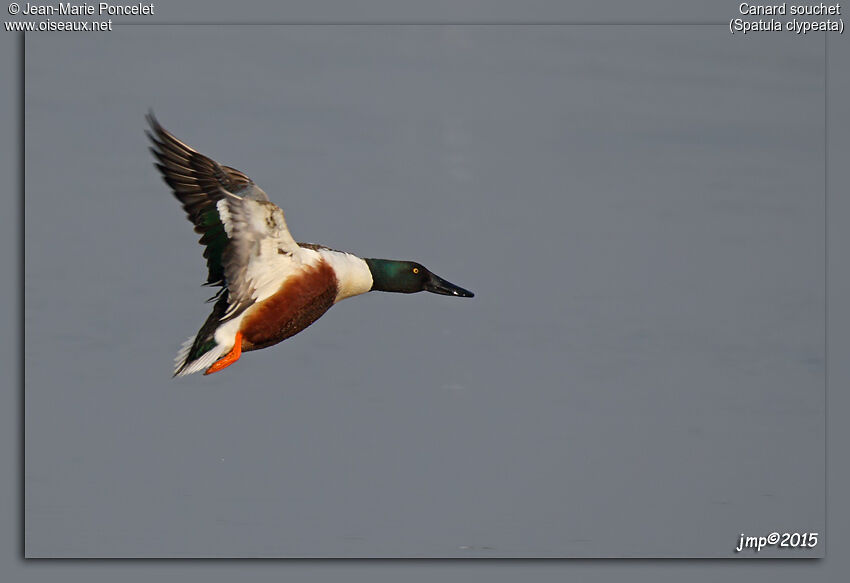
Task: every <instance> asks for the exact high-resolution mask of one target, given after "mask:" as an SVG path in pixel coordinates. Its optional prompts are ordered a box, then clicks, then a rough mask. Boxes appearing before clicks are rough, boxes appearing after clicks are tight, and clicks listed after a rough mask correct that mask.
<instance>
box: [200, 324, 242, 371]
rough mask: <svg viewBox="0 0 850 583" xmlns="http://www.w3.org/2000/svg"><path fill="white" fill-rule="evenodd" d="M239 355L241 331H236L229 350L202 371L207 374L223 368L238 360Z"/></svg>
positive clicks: (240, 351) (240, 354) (240, 353)
mask: <svg viewBox="0 0 850 583" xmlns="http://www.w3.org/2000/svg"><path fill="white" fill-rule="evenodd" d="M240 356H242V332H237V333H236V337H235V338H234V340H233V348H231V349H230V352H228V353H227V354H225V355H224V356H222V357H221V358H219V359H218V360H217V361H215V362H214V363H213V365H212V366H211V367H209V368H208V369H207V370H206V371H204V374H205V375H208V374H212V373H214V372H218V371H220V370H224V369H226V368H227V367H228V366H230V365H231V364H233V363H234V362H236V361H237V360H239V357H240Z"/></svg>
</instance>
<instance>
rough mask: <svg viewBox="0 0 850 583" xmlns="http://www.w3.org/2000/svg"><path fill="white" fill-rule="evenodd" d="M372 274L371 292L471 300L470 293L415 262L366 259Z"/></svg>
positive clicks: (471, 295)
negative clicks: (420, 293)
mask: <svg viewBox="0 0 850 583" xmlns="http://www.w3.org/2000/svg"><path fill="white" fill-rule="evenodd" d="M365 261H366V264H367V265H368V266H369V271H371V272H372V290H373V291H385V292H398V293H403V294H413V293H416V292H421V291H427V292H431V293H432V294H442V295H444V296H457V297H459V298H471V297H473V296H474V295H475V294H474V293H472V292H471V291H468V290H465V289H463V288H462V287H458V286H456V285H455V284H453V283H449V282H448V281H446V280H445V279H443V278H442V277H439V276H437V275H434V274H433V273H431V272H430V271H428V268H426V267H425V266H424V265H422V264H421V263H416V262H415V261H393V260H390V259H366V260H365Z"/></svg>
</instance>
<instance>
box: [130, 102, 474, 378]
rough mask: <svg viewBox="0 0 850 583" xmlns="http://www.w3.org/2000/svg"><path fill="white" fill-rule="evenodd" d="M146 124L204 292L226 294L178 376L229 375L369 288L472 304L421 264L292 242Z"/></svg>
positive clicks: (185, 349) (256, 190) (254, 199)
mask: <svg viewBox="0 0 850 583" xmlns="http://www.w3.org/2000/svg"><path fill="white" fill-rule="evenodd" d="M147 121H148V123H149V124H150V127H151V130H150V131H147V130H146V131H145V133H146V134H147V136H148V138H149V139H150V141H151V142H152V143H153V147H151V148H150V151H151V152H152V153H153V155H154V157H155V158H156V160H157V161H156V162H155V163H154V166H156V168H157V169H158V170H159V172H160V173H161V174H162V177H163V179H164V180H165V182H166V183H167V184H168V186H170V187H171V190H172V192H173V194H174V196H175V197H177V199H178V200H179V201H180V203H181V204H182V206H183V210H185V211H186V214H187V216H188V218H189V220H190V221H192V224H193V225H194V226H195V232H197V233H199V234H200V235H201V239H200V243H201V245H204V247H205V249H204V257H205V258H206V260H207V270H208V275H207V280H206V282H205V283H204V285H208V286H220V288H221V289H219V291H218V292H217V293H216V294H215V296H213V297H212V298H211V299H210V301H213V300H215V304H214V305H213V310H212V313H211V314H210V315H209V317H208V318H207V320H206V322H204V325H203V326H201V329H200V330H199V331H198V333H197V335H195V336H194V337H192V338H189V339H188V340H187V341H186V342H185V343H184V344H183V346H182V347H181V348H180V350H179V352H178V354H177V358H176V359H175V367H174V376H182V375H188V374H192V373H195V372H198V371H201V370H203V371H204V374H212V373H215V372H218V371H220V370H223V369H225V368H227V367H228V366H230V365H231V364H233V363H234V362H236V361H237V360H239V357H240V356H241V355H242V353H243V352H248V351H250V350H258V349H260V348H266V347H268V346H272V345H274V344H277V343H278V342H281V341H283V340H286V339H287V338H289V337H290V336H294V335H295V334H298V333H299V332H301V331H302V330H304V329H305V328H306V327H307V326H309V325H310V324H312V323H313V322H315V321H316V320H317V319H318V318H319V317H321V316H322V315H323V314H324V313H325V312H327V311H328V309H330V307H331V306H333V305H334V304H336V303H337V302H339V301H341V300H344V299H345V298H350V297H352V296H356V295H360V294H363V293H366V292H369V291H385V292H399V293H416V292H420V291H428V292H431V293H435V294H442V295H447V296H455V297H461V298H471V297H473V295H474V294H473V293H472V292H470V291H467V290H465V289H463V288H462V287H459V286H456V285H454V284H452V283H449V282H448V281H446V280H445V279H443V278H441V277H439V276H437V275H435V274H433V273H431V272H430V271H429V270H428V269H427V268H425V266H423V265H422V264H420V263H417V262H415V261H396V260H390V259H371V258H367V259H364V258H360V257H358V256H356V255H353V254H351V253H347V252H345V251H337V250H335V249H330V248H328V247H325V246H324V245H316V244H313V243H298V242H296V241H295V239H293V238H292V235H291V234H290V232H289V229H288V228H287V226H286V221H285V220H284V216H283V211H282V210H281V209H280V207H278V206H277V205H276V204H274V203H273V202H271V201H269V197H268V196H267V195H266V193H265V192H263V190H262V189H261V188H260V187H258V186H257V185H256V184H254V181H253V180H251V179H250V178H248V176H247V175H246V174H244V173H243V172H240V171H239V170H236V169H235V168H231V167H229V166H223V165H221V164H219V163H217V162H216V161H214V160H212V159H211V158H208V157H207V156H204V155H203V154H201V153H199V152H197V151H196V150H194V149H193V148H191V147H190V146H188V145H186V144H185V143H183V142H181V141H180V140H178V139H177V138H175V137H174V136H173V135H172V134H171V133H170V132H168V131H167V130H166V129H165V128H163V127H162V126H161V125H160V124H159V122H158V121H157V120H156V118H155V117H154V116H153V113H149V114H148V115H147Z"/></svg>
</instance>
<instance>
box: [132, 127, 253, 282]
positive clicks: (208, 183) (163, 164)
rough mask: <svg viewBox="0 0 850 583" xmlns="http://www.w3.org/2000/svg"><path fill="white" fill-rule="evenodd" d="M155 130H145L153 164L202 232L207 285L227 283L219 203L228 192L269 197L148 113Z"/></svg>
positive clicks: (226, 241) (251, 196)
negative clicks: (151, 144) (173, 132)
mask: <svg viewBox="0 0 850 583" xmlns="http://www.w3.org/2000/svg"><path fill="white" fill-rule="evenodd" d="M147 121H148V123H149V124H150V126H151V130H152V131H145V133H146V134H147V136H148V138H149V139H150V141H151V142H152V143H153V147H152V148H151V149H150V150H151V152H152V153H153V155H154V156H155V157H156V159H157V161H158V162H156V163H155V164H154V166H156V168H157V169H158V170H159V171H160V173H161V174H162V178H163V180H165V182H166V183H167V184H168V186H170V187H171V190H172V192H173V193H174V196H176V197H177V199H178V200H179V201H180V202H181V204H182V205H183V209H184V210H185V211H186V215H187V216H188V218H189V220H190V221H192V224H194V225H195V232H196V233H199V234H200V235H201V239H200V243H201V244H202V245H204V246H205V247H206V248H205V249H204V257H205V258H206V260H207V270H208V275H207V281H206V285H221V286H223V285H225V283H226V282H225V279H224V268H223V267H222V254H223V253H224V249H225V248H226V247H227V245H228V239H227V234H226V233H225V231H224V226H223V225H222V224H221V219H220V218H219V216H218V210H217V209H216V203H217V202H218V201H219V200H220V199H222V198H224V197H225V196H226V194H227V193H232V194H236V195H238V196H241V197H245V198H253V199H255V200H268V197H267V196H266V193H265V192H263V191H262V190H261V189H260V188H259V187H257V186H256V185H255V184H254V182H253V181H252V180H251V179H250V178H248V176H246V175H245V174H244V173H243V172H240V171H239V170H236V169H235V168H231V167H229V166H222V165H221V164H219V163H218V162H216V161H215V160H212V159H211V158H208V157H207V156H204V155H203V154H201V153H200V152H197V151H195V150H194V149H193V148H191V147H190V146H188V145H186V144H184V143H183V142H181V141H180V140H178V139H177V138H175V137H174V136H173V135H172V134H171V133H170V132H169V131H168V130H166V129H165V128H164V127H162V126H161V125H160V124H159V122H158V121H157V120H156V118H155V117H154V116H153V113H149V114H148V115H147Z"/></svg>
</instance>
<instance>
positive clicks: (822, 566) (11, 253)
mask: <svg viewBox="0 0 850 583" xmlns="http://www.w3.org/2000/svg"><path fill="white" fill-rule="evenodd" d="M364 5H365V6H367V7H368V9H367V10H365V11H363V10H361V12H359V13H358V20H361V19H362V17H364V16H365V18H366V19H367V20H383V19H384V18H386V15H387V14H389V15H390V17H393V16H396V15H397V14H399V13H403V14H404V15H406V16H408V17H410V15H413V17H414V18H417V17H418V18H422V16H423V14H424V15H425V16H426V17H429V18H428V19H429V20H433V19H434V18H437V19H438V20H446V19H448V20H458V19H464V18H468V17H469V15H470V14H472V15H477V19H478V20H481V19H490V20H502V21H504V20H505V19H507V20H509V21H516V20H519V19H525V18H527V17H528V16H529V15H538V16H539V17H542V18H544V19H552V18H555V19H559V20H563V19H564V14H567V16H569V17H572V19H573V20H576V19H578V20H582V19H585V20H586V19H590V20H592V19H593V18H595V17H597V18H598V17H603V18H605V19H609V20H610V19H611V18H620V17H624V18H625V20H645V19H646V17H647V16H650V17H652V18H651V19H652V20H660V21H665V20H674V21H676V20H678V21H681V20H689V19H690V20H705V19H706V18H707V17H711V16H714V17H715V18H716V19H717V21H719V22H721V24H722V20H723V19H724V18H727V16H728V15H727V14H726V8H727V7H725V6H722V7H721V6H717V5H714V6H708V5H707V4H706V3H681V2H680V3H676V5H675V6H676V10H674V11H670V10H663V9H659V6H660V3H640V4H638V3H625V4H624V5H623V6H618V5H617V3H593V4H591V5H587V6H584V5H583V6H578V7H572V6H571V7H570V8H571V9H570V10H565V9H564V10H561V9H560V8H562V7H561V6H560V5H559V6H558V7H554V8H553V7H552V6H549V5H545V6H544V3H538V4H534V5H533V6H529V5H528V4H524V5H523V7H522V10H521V11H518V10H517V9H516V8H513V9H512V8H511V7H510V5H509V4H499V5H496V6H493V5H492V4H490V5H488V9H487V10H486V11H482V10H480V9H476V8H475V7H476V6H477V4H476V3H474V2H458V3H452V6H451V9H447V7H446V6H442V5H439V6H435V5H434V4H433V3H431V4H429V8H428V9H427V10H426V9H425V8H418V9H411V6H410V5H409V4H407V5H405V6H403V7H399V5H398V4H396V3H393V4H390V5H386V4H385V3H382V2H363V3H359V4H358V8H361V9H362V6H364ZM612 5H613V7H612ZM314 6H315V5H310V7H308V8H305V5H304V4H301V5H300V6H294V7H293V6H292V4H290V5H288V8H296V9H293V10H289V11H288V12H287V13H286V15H287V16H288V17H291V16H292V15H295V19H296V20H297V19H298V18H299V17H301V16H302V15H303V14H307V15H308V16H310V17H311V18H313V19H316V18H318V19H320V20H322V19H324V20H327V18H328V16H327V15H328V14H331V15H334V16H336V15H342V16H341V18H342V19H345V18H349V19H350V18H352V17H351V14H350V11H351V8H350V4H343V5H335V6H331V8H333V10H331V11H329V12H325V11H324V9H325V8H328V7H327V6H323V7H322V10H319V9H318V8H317V9H314V8H313V7H314ZM618 7H619V8H620V9H621V10H620V11H618V10H617V8H618ZM169 8H173V9H174V10H175V11H176V14H177V15H178V16H179V17H181V18H182V19H184V20H193V16H195V15H197V14H198V11H197V10H196V9H197V4H193V3H191V2H185V3H181V4H180V5H179V6H170V7H169ZM298 8H300V9H298ZM709 8H711V9H714V12H716V13H718V14H717V15H711V14H710V12H711V10H709ZM193 9H194V10H193ZM394 9H395V10H394ZM622 9H625V11H622ZM429 10H430V12H429ZM261 12H262V11H261ZM265 12H266V13H269V12H272V11H269V10H266V11H265ZM273 13H274V14H279V12H273ZM482 13H483V14H484V16H482ZM254 14H256V13H254ZM576 14H579V15H580V17H579V18H576ZM215 15H216V17H218V18H220V19H222V20H233V19H235V18H237V17H241V16H243V10H241V9H236V8H235V7H234V8H233V9H232V10H230V11H227V10H222V9H219V10H218V11H217V12H216V13H215ZM588 15H589V16H588ZM718 15H719V18H717V16H718ZM194 19H195V20H197V18H194ZM748 42H750V41H748ZM759 42H761V38H760V39H759ZM0 43H2V46H3V48H4V49H6V50H4V51H3V54H4V55H6V58H5V59H3V62H4V63H5V65H6V67H5V68H4V72H6V73H7V78H12V79H14V77H15V76H17V74H18V73H17V55H19V51H17V50H16V49H17V48H18V44H17V43H18V40H17V37H16V36H12V35H8V34H7V35H0ZM828 44H829V49H830V58H829V64H828V67H829V71H830V77H829V83H828V88H829V95H830V107H829V115H830V127H831V128H832V129H831V131H830V133H829V135H828V142H829V144H830V156H829V159H830V160H831V162H832V163H831V164H830V166H829V172H828V174H829V176H830V181H829V185H830V189H831V192H832V193H833V196H831V198H830V209H829V215H828V216H829V227H830V230H829V237H828V241H829V249H830V258H829V267H830V270H829V277H828V283H829V287H828V290H829V296H830V306H829V323H830V327H829V329H828V338H829V354H831V355H833V356H840V355H843V354H846V352H847V350H848V345H847V341H848V336H847V329H848V326H847V324H848V311H847V305H846V301H845V300H844V298H846V297H848V291H850V289H848V287H850V286H848V283H850V279H848V277H847V275H848V274H847V272H846V265H847V264H846V261H842V253H841V249H844V248H846V246H847V243H846V241H843V237H846V232H847V231H846V229H844V226H845V225H846V222H847V219H848V214H847V213H848V210H850V209H848V208H847V205H846V202H845V201H844V200H843V199H841V198H836V197H835V196H834V193H835V192H836V189H837V188H838V187H840V186H841V185H843V184H846V183H847V178H848V177H847V176H846V173H847V166H846V165H845V164H839V162H840V161H841V160H846V159H847V155H848V150H850V148H848V142H847V136H846V132H845V131H844V129H845V128H846V127H847V119H846V113H845V112H843V110H841V109H836V107H835V104H836V103H842V102H846V100H847V94H848V88H850V87H848V79H847V75H846V72H847V71H848V70H850V67H848V63H847V53H846V51H845V47H846V44H845V40H844V39H843V38H841V37H836V36H832V37H830V38H829V41H828ZM17 91H18V90H17V88H16V87H15V85H14V84H13V83H9V84H4V86H3V90H2V92H0V98H2V106H3V110H4V111H5V112H7V116H4V118H3V122H2V123H3V129H4V130H5V131H4V135H5V136H6V138H5V139H4V140H3V142H2V143H3V144H4V153H5V154H6V155H5V156H3V157H1V158H0V160H2V162H0V163H2V164H3V168H4V170H6V172H5V175H7V176H15V175H16V174H17V158H16V156H15V151H16V149H17V145H18V141H17V137H16V135H17V134H16V119H17V116H16V112H17ZM10 194H12V192H11V191H10ZM11 203H12V204H11V209H10V210H11V212H8V213H3V214H2V215H0V216H2V217H3V220H4V223H3V224H4V227H5V228H4V229H3V230H2V231H0V233H2V238H3V242H4V245H3V248H4V250H5V252H4V253H3V254H2V257H3V258H4V264H3V267H4V268H5V269H4V271H6V272H7V273H14V272H15V271H16V269H17V268H16V265H17V260H16V256H17V253H18V250H19V249H20V247H19V246H18V245H17V242H18V239H17V237H18V234H19V233H20V230H19V229H18V224H17V220H16V217H18V216H19V215H18V209H19V208H20V204H19V200H18V199H17V198H16V197H14V196H12V201H11ZM2 289H3V290H5V291H4V293H6V294H8V295H7V296H5V297H8V298H9V300H10V301H9V302H8V303H4V304H3V306H4V309H3V311H2V313H0V317H2V321H3V323H4V324H5V329H7V330H9V331H10V333H9V334H8V335H7V336H6V337H5V338H6V340H5V344H4V350H2V351H0V359H2V362H3V364H4V365H5V367H4V368H5V369H6V370H12V371H13V370H16V369H17V368H18V367H17V363H18V359H19V355H20V351H19V349H18V347H19V345H18V343H17V340H16V335H15V334H14V331H15V330H16V329H17V322H18V319H17V316H16V315H15V314H16V313H17V307H16V301H15V298H17V297H19V296H18V294H17V285H16V284H15V282H14V281H13V280H11V279H7V283H6V284H5V285H4V286H2ZM847 366H848V365H847V363H846V359H841V358H832V359H831V360H830V361H829V363H828V372H829V387H830V389H831V390H830V394H829V397H830V399H829V409H828V411H829V412H830V413H829V414H828V420H829V421H830V422H829V423H828V437H829V443H830V444H835V445H836V446H834V447H830V448H828V452H827V453H828V459H829V462H830V463H829V466H828V472H827V476H828V479H829V484H830V488H829V490H828V495H829V496H828V501H829V508H830V517H835V519H831V520H830V521H829V524H828V526H827V533H828V536H827V537H826V538H825V539H824V545H825V546H826V547H827V548H829V549H831V550H835V549H836V548H841V547H842V541H846V540H847V520H846V517H847V508H846V499H844V498H842V497H841V496H839V495H836V492H842V491H845V490H846V486H847V483H848V481H847V474H846V460H845V459H844V458H839V456H838V453H837V452H838V451H840V449H839V447H837V444H839V443H841V442H846V440H847V436H846V435H844V433H846V424H843V423H841V422H840V420H841V418H842V417H843V415H842V414H843V413H846V411H847V401H846V393H844V392H841V391H836V390H835V387H836V386H846V385H847V383H848V381H850V375H848V372H850V371H848V368H847ZM9 389H10V390H8V391H4V392H2V393H0V394H2V395H4V397H3V399H4V400H3V405H4V406H3V407H2V408H0V411H3V415H5V418H4V420H5V423H4V424H3V428H4V429H3V432H4V436H5V439H4V440H3V441H2V443H4V444H5V445H4V447H3V448H2V451H3V452H4V455H5V456H6V457H5V458H4V459H5V461H6V464H5V465H4V467H6V468H7V469H8V472H7V474H6V476H7V478H8V479H7V480H3V481H2V483H0V488H2V492H0V494H2V500H3V501H4V504H3V505H2V510H3V514H4V517H6V518H7V520H6V522H5V524H7V528H6V529H3V531H2V532H3V534H2V540H3V541H4V543H5V544H4V548H6V553H4V554H3V561H2V567H3V574H4V575H5V576H7V577H9V578H12V579H13V580H18V579H21V578H24V577H26V578H27V580H44V579H49V578H53V577H54V576H61V577H62V578H63V580H67V579H68V578H76V577H80V578H81V579H83V580H101V579H102V580H114V578H115V577H116V576H119V577H121V578H122V579H125V580H137V579H138V580H148V579H149V577H151V576H155V575H159V576H167V577H169V578H172V579H177V578H179V579H180V580H189V579H198V580H205V581H209V580H229V579H230V578H232V576H233V572H232V569H240V571H241V570H243V569H246V568H249V569H250V571H251V572H252V574H253V575H254V576H255V578H259V579H263V580H266V579H272V578H274V579H277V578H279V576H280V575H285V576H289V577H297V578H300V579H304V578H309V579H311V580H323V579H327V578H340V577H343V576H344V577H345V578H346V579H348V580H350V579H351V578H362V579H363V580H370V581H374V580H382V579H381V578H382V577H383V578H384V579H386V580H397V578H398V577H399V576H404V577H405V578H406V579H408V580H425V578H428V579H429V580H430V579H431V578H433V577H437V576H440V577H445V576H452V577H453V578H455V579H456V580H457V579H462V580H479V579H481V580H488V581H492V580H515V579H516V577H518V576H522V577H525V578H529V579H531V580H561V579H562V578H563V576H564V575H565V574H571V575H579V576H582V577H583V579H586V580H587V579H590V580H610V579H611V578H614V577H617V576H618V575H620V574H622V576H628V577H629V578H630V580H635V579H638V580H640V579H641V577H644V576H645V577H646V578H647V580H653V581H658V580H681V578H682V577H683V576H687V577H688V578H689V579H690V580H716V578H717V577H718V576H726V577H728V576H732V577H735V576H738V577H744V576H745V577H747V578H748V580H772V581H775V580H792V579H797V578H799V577H800V576H806V577H808V578H812V579H816V580H836V577H837V574H838V573H839V572H841V570H842V567H841V566H842V560H843V556H844V555H843V554H842V553H835V552H833V553H831V555H830V556H829V558H828V559H826V560H824V561H817V562H814V563H812V562H795V563H788V562H781V563H765V562H759V563H758V564H756V563H741V562H735V563H732V562H728V561H727V562H721V563H717V562H714V563H712V564H710V565H709V564H707V563H698V562H697V563H695V562H676V563H666V564H660V563H653V562H646V561H643V562H639V563H635V562H615V563H602V562H593V563H584V562H575V561H571V562H557V563H552V562H548V563H540V562H537V563H535V562H531V563H529V562H514V563H505V562H500V563H490V564H481V563H469V562H466V563H463V564H460V563H439V562H406V563H383V564H380V565H377V564H375V563H368V562H362V561H361V562H357V563H351V562H342V563H339V562H337V563H320V562H297V563H292V562H287V563H263V564H257V563H254V564H253V565H250V567H249V566H248V565H247V564H246V563H240V564H223V563H215V564H206V565H202V564H197V563H195V564H193V565H187V564H182V565H176V564H167V563H161V562H150V561H148V562H143V563H139V562H131V563H122V564H115V563H113V564H111V565H104V564H99V565H92V564H86V563H81V562H75V563H73V564H71V563H67V562H60V563H56V562H53V563H43V562H36V563H33V562H29V563H26V564H24V563H23V562H21V561H20V559H19V558H18V559H16V558H15V557H16V556H19V554H18V553H19V552H20V548H21V547H20V546H19V543H16V542H15V541H16V540H18V536H17V534H18V532H19V530H18V524H19V523H18V522H17V521H16V518H17V516H19V515H18V511H17V508H18V506H19V503H20V495H21V492H20V489H19V484H20V482H18V481H17V480H16V479H15V476H16V475H18V471H17V468H18V462H17V461H16V460H18V459H19V456H18V452H19V451H20V450H19V449H18V447H19V445H20V440H19V439H18V434H19V430H20V419H19V411H20V409H19V406H18V404H19V402H20V399H19V397H20V395H21V393H20V391H19V390H18V389H17V388H16V387H14V386H13V387H9ZM845 457H846V456H845ZM842 461H843V462H845V463H841V462H842ZM500 577H501V579H500Z"/></svg>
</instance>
